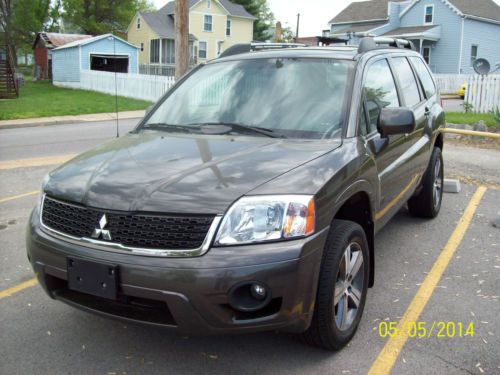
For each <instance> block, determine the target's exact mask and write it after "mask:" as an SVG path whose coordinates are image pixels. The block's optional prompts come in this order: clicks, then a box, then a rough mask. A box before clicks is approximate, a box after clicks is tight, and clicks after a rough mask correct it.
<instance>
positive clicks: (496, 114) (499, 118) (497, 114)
mask: <svg viewBox="0 0 500 375" xmlns="http://www.w3.org/2000/svg"><path fill="white" fill-rule="evenodd" d="M493 118H494V119H495V121H496V122H497V124H500V107H496V108H495V110H494V111H493Z"/></svg>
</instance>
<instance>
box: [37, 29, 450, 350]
mask: <svg viewBox="0 0 500 375" xmlns="http://www.w3.org/2000/svg"><path fill="white" fill-rule="evenodd" d="M265 47H267V48H265ZM271 47H272V48H269V46H265V45H264V46H258V45H254V46H251V45H247V46H246V47H245V46H237V47H236V48H232V49H231V50H228V51H226V53H225V54H224V56H223V57H221V58H218V59H216V60H214V61H211V62H209V63H207V64H205V65H203V66H199V67H197V68H195V69H193V70H192V71H191V72H190V73H188V74H187V75H186V76H184V77H183V78H182V79H181V80H180V81H179V82H178V83H177V84H176V85H175V86H174V87H173V88H172V89H171V90H170V91H169V92H168V93H167V94H166V95H164V96H163V97H162V98H161V99H160V100H159V101H158V102H157V103H156V104H155V105H154V107H153V108H152V109H151V110H150V111H148V113H147V115H146V116H145V118H144V119H143V120H142V121H141V122H140V123H139V125H138V126H137V127H136V128H135V129H134V130H133V131H132V132H130V133H129V134H127V135H126V136H123V137H121V138H118V139H116V140H113V141H111V142H108V143H106V144H104V145H101V146H99V147H97V148H95V149H93V150H91V151H88V152H85V153H83V154H81V155H79V156H77V157H76V158H74V159H73V160H71V161H69V162H67V163H66V164H64V165H62V166H60V167H58V168H57V169H55V170H54V171H52V172H51V173H50V174H49V175H48V176H47V177H46V178H45V180H44V183H43V192H42V195H41V199H40V202H39V204H38V205H37V207H36V208H35V209H34V211H33V213H32V215H31V218H30V225H29V226H28V234H27V250H28V258H29V260H30V262H31V264H32V266H33V268H34V271H35V273H36V275H37V277H38V280H39V281H40V284H41V285H42V286H43V288H44V289H45V291H46V292H47V294H48V295H49V296H50V297H51V298H54V299H57V300H60V301H62V302H66V303H68V304H70V305H72V306H74V307H77V308H80V309H83V310H86V311H89V312H93V313H98V314H101V315H104V316H108V317H116V318H121V319H125V320H128V321H137V322H142V323H146V324H150V325H152V326H165V327H175V328H178V329H179V330H180V331H182V332H185V333H216V334H225V333H234V332H254V331H261V330H275V329H279V330H286V331H289V332H295V333H300V334H302V336H303V338H304V339H305V340H306V341H307V342H309V343H311V344H314V345H317V346H320V347H322V348H326V349H333V350H336V349H340V348H341V347H343V346H344V345H346V343H347V342H348V341H349V340H350V339H351V338H352V337H353V335H354V334H355V331H356V328H357V326H358V324H359V321H360V319H361V315H362V312H363V307H364V304H365V300H366V294H367V288H368V287H371V286H372V285H373V282H374V273H375V264H374V236H375V234H376V233H377V232H378V231H379V230H380V229H381V228H382V227H383V226H384V225H385V224H386V223H387V222H388V221H389V220H390V218H391V217H392V216H393V215H394V214H395V213H397V212H398V211H399V210H400V209H401V208H402V207H403V206H404V205H406V204H408V209H409V211H410V213H411V214H413V215H416V216H419V217H425V218H433V217H435V216H436V215H437V214H438V212H439V209H440V205H441V199H442V191H443V190H442V182H443V159H442V155H441V150H442V148H443V137H442V135H441V134H440V128H441V127H442V126H443V124H444V113H443V110H442V108H441V107H440V105H439V96H438V95H439V94H438V92H437V90H436V85H435V83H434V80H433V78H432V76H431V74H430V71H429V69H428V67H427V66H426V64H425V62H424V60H423V59H422V57H421V56H420V55H419V54H418V53H416V52H414V51H412V50H411V48H409V47H411V44H410V43H408V42H406V41H402V40H394V39H382V40H377V39H374V38H364V39H363V40H362V41H361V43H360V46H359V47H353V46H342V47H329V48H319V47H308V48H305V47H300V46H296V45H293V46H287V45H283V46H276V45H271ZM280 47H293V48H280ZM242 50H246V52H244V51H242Z"/></svg>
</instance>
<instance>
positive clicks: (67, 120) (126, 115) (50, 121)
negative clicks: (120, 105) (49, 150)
mask: <svg viewBox="0 0 500 375" xmlns="http://www.w3.org/2000/svg"><path fill="white" fill-rule="evenodd" d="M144 113H145V111H143V110H141V111H127V112H118V119H120V120H123V119H134V118H141V117H144ZM111 120H116V113H115V112H112V113H94V114H88V115H78V116H53V117H39V118H27V119H19V120H2V121H0V130H1V129H13V128H28V127H33V126H46V125H63V124H76V123H80V122H97V121H111Z"/></svg>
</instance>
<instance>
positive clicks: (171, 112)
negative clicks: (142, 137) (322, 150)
mask: <svg viewBox="0 0 500 375" xmlns="http://www.w3.org/2000/svg"><path fill="white" fill-rule="evenodd" d="M353 66H354V63H353V62H352V61H346V60H335V59H312V58H304V59H299V58H293V59H291V58H272V59H265V58H260V59H252V60H243V61H226V62H224V61H221V62H216V63H212V64H208V65H206V66H204V67H202V68H201V69H199V70H198V71H196V72H195V73H193V74H192V75H191V76H189V77H188V78H187V79H186V80H185V81H184V82H183V83H182V84H181V85H180V86H178V87H177V88H176V89H175V91H173V92H172V93H171V95H169V96H167V97H166V99H165V100H164V101H163V102H162V103H161V104H160V106H159V107H158V109H157V110H156V111H155V112H154V113H153V114H152V115H151V117H150V118H149V119H148V121H147V124H146V125H148V124H158V123H165V124H171V125H180V126H184V127H185V126H190V125H200V124H206V123H211V124H213V123H223V124H224V123H225V124H240V125H244V126H247V127H248V126H250V127H259V128H265V129H270V130H273V131H275V132H276V133H277V134H280V135H284V136H286V137H287V138H308V139H321V138H332V137H336V136H338V137H340V136H341V129H342V127H343V121H344V115H345V110H344V103H345V102H346V100H347V99H348V95H347V91H348V87H349V85H350V84H351V82H352V79H351V76H352V72H353Z"/></svg>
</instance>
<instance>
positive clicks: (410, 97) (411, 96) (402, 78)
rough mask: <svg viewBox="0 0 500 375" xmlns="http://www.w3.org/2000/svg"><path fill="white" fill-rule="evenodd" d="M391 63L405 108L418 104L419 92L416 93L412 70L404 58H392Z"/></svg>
mask: <svg viewBox="0 0 500 375" xmlns="http://www.w3.org/2000/svg"><path fill="white" fill-rule="evenodd" d="M392 62H393V64H394V70H395V74H396V77H398V80H399V83H400V84H401V90H402V91H403V97H404V98H405V104H406V106H407V107H413V106H414V105H416V104H418V103H420V92H419V91H418V85H417V81H416V80H415V76H414V75H413V70H412V69H411V66H410V64H409V63H408V60H406V57H393V58H392Z"/></svg>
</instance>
